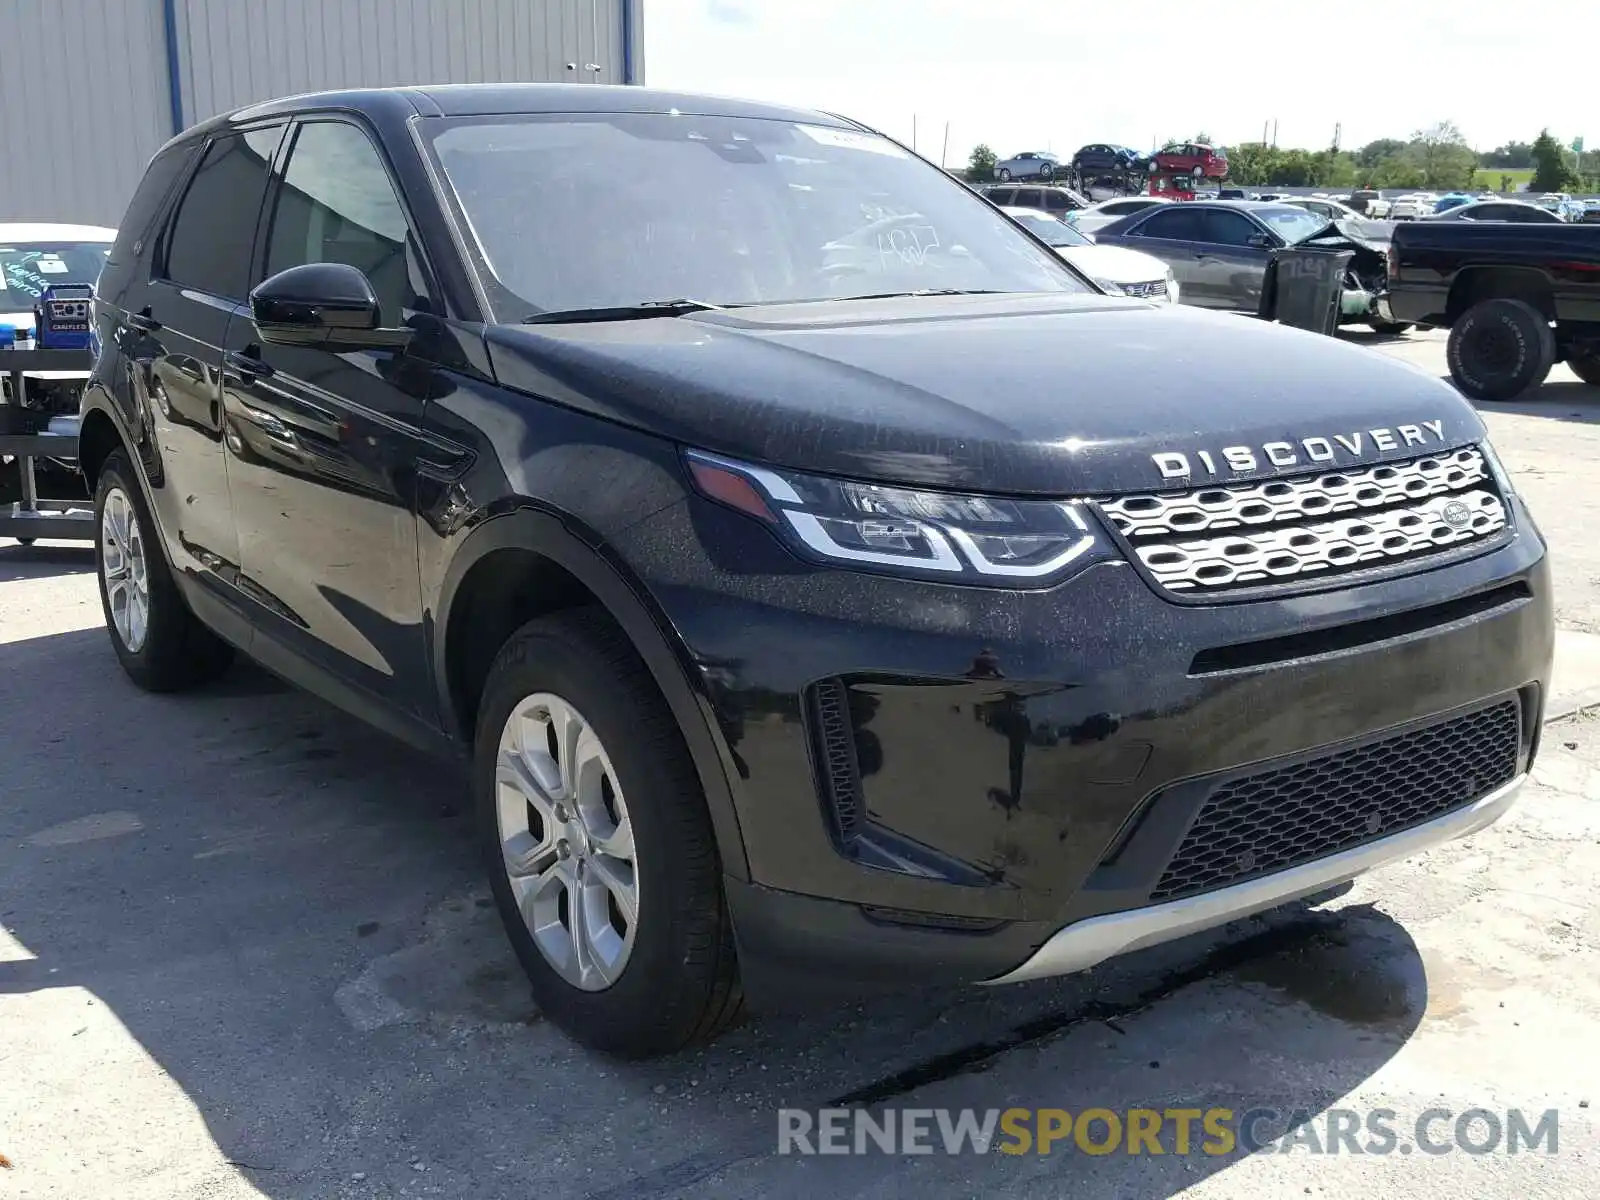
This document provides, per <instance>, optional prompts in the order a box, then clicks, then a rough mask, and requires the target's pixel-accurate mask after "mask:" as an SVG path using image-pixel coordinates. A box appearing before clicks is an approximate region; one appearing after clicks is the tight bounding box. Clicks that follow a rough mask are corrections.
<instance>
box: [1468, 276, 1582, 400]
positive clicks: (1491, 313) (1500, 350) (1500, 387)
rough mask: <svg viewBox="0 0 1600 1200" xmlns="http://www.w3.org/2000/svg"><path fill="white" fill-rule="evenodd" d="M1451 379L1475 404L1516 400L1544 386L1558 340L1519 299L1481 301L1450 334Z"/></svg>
mask: <svg viewBox="0 0 1600 1200" xmlns="http://www.w3.org/2000/svg"><path fill="white" fill-rule="evenodd" d="M1445 356H1446V358H1447V360H1448V361H1449V364H1450V377H1451V379H1453V380H1454V381H1455V385H1456V387H1458V388H1460V389H1461V391H1462V392H1463V393H1464V394H1466V395H1467V396H1470V397H1471V398H1472V399H1474V400H1487V401H1501V400H1514V399H1516V398H1517V397H1518V396H1521V395H1523V394H1524V393H1526V392H1529V391H1532V390H1533V389H1534V388H1536V387H1538V386H1539V385H1540V384H1541V383H1543V382H1544V381H1545V377H1546V376H1547V375H1549V374H1550V368H1551V367H1553V366H1554V365H1555V361H1556V335H1555V332H1554V330H1552V329H1551V328H1550V322H1549V321H1547V320H1546V319H1545V316H1544V314H1543V313H1541V312H1540V311H1539V310H1538V309H1536V308H1534V307H1533V306H1532V305H1531V304H1528V303H1526V302H1524V301H1522V300H1505V299H1495V300H1484V301H1482V302H1480V303H1478V304H1475V305H1473V306H1472V307H1471V308H1469V309H1468V310H1467V311H1466V312H1465V313H1464V314H1462V316H1461V317H1460V318H1459V319H1458V320H1457V321H1456V323H1455V325H1454V326H1452V327H1451V330H1450V341H1449V343H1448V345H1447V346H1446V349H1445Z"/></svg>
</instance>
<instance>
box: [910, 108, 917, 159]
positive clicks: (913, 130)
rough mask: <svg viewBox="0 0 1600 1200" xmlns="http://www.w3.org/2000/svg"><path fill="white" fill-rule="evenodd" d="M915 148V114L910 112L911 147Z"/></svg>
mask: <svg viewBox="0 0 1600 1200" xmlns="http://www.w3.org/2000/svg"><path fill="white" fill-rule="evenodd" d="M916 148H917V114H916V113H912V114H911V149H912V150H915V149H916Z"/></svg>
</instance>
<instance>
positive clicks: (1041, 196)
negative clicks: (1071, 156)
mask: <svg viewBox="0 0 1600 1200" xmlns="http://www.w3.org/2000/svg"><path fill="white" fill-rule="evenodd" d="M983 194H984V196H986V197H987V198H988V199H989V201H990V202H991V203H993V204H996V205H999V206H1000V207H1001V208H1007V207H1009V208H1037V209H1039V210H1041V211H1042V212H1047V213H1052V214H1054V215H1056V216H1060V215H1061V214H1063V213H1069V212H1076V211H1077V210H1078V209H1081V208H1089V207H1090V204H1089V200H1088V199H1087V197H1085V196H1083V195H1081V194H1080V193H1078V192H1075V191H1073V190H1072V189H1071V188H1069V187H1060V186H1056V187H1020V186H1018V185H1016V184H998V183H997V184H991V185H990V186H988V187H986V188H984V189H983Z"/></svg>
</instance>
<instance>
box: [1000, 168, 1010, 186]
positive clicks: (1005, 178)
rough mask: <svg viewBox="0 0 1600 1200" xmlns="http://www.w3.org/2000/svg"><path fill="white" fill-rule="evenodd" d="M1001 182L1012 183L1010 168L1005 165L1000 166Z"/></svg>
mask: <svg viewBox="0 0 1600 1200" xmlns="http://www.w3.org/2000/svg"><path fill="white" fill-rule="evenodd" d="M1000 182H1001V183H1010V182H1011V172H1010V171H1009V170H1007V169H1006V168H1005V167H1001V168H1000Z"/></svg>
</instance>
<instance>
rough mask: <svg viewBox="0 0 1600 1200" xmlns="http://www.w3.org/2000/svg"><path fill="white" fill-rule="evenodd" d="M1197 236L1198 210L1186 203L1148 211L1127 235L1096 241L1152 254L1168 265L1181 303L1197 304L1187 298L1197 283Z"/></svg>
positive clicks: (1194, 300) (1197, 300)
mask: <svg viewBox="0 0 1600 1200" xmlns="http://www.w3.org/2000/svg"><path fill="white" fill-rule="evenodd" d="M1200 235H1201V223H1200V213H1199V212H1197V211H1196V210H1194V209H1192V208H1190V207H1189V206H1188V205H1186V204H1172V205H1164V206H1162V208H1161V211H1160V212H1155V213H1151V214H1150V215H1149V216H1148V217H1147V218H1145V219H1144V220H1143V221H1141V222H1139V224H1138V225H1136V226H1135V227H1134V229H1133V231H1132V232H1131V233H1130V234H1127V235H1124V236H1123V237H1120V238H1100V239H1097V240H1103V241H1105V242H1107V243H1108V244H1120V245H1124V246H1129V247H1131V248H1133V249H1135V250H1142V251H1144V252H1145V253H1146V254H1153V255H1154V256H1155V257H1156V258H1159V259H1160V260H1161V261H1162V262H1164V263H1166V264H1167V265H1168V266H1169V267H1171V268H1172V274H1173V277H1174V278H1175V279H1176V280H1177V281H1178V288H1179V298H1180V299H1181V300H1182V301H1184V302H1185V303H1194V304H1200V303H1203V301H1201V300H1200V298H1199V297H1198V296H1196V297H1195V298H1194V299H1193V300H1191V299H1190V289H1191V288H1193V287H1196V286H1197V285H1198V272H1199V269H1200V267H1199V262H1198V258H1199V253H1200V247H1201V243H1200Z"/></svg>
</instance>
